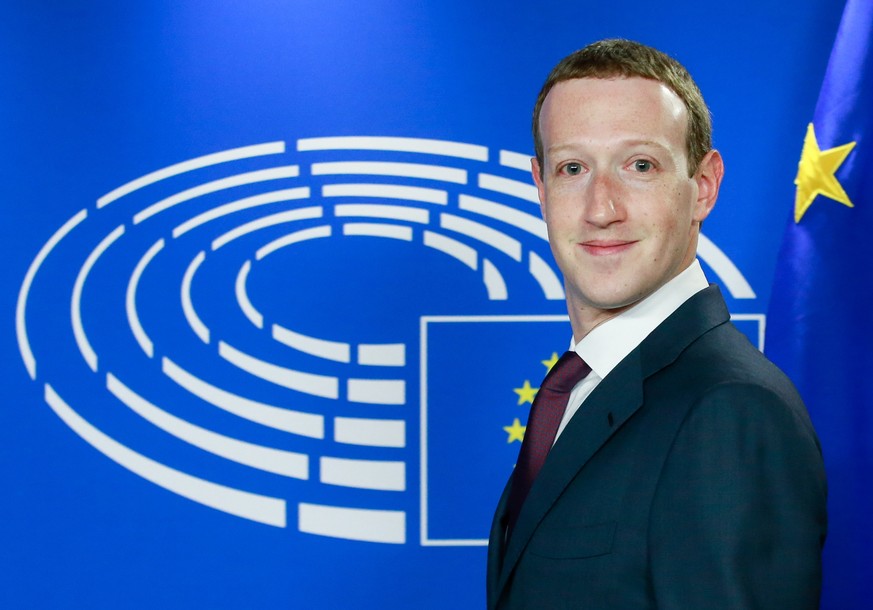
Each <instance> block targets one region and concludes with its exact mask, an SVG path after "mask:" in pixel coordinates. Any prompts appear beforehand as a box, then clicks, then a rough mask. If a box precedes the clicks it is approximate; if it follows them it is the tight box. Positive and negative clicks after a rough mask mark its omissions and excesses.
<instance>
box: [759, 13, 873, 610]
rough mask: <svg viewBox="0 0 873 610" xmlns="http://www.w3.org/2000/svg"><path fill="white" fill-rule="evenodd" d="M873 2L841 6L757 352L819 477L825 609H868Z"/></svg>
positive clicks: (872, 561) (872, 553)
mask: <svg viewBox="0 0 873 610" xmlns="http://www.w3.org/2000/svg"><path fill="white" fill-rule="evenodd" d="M871 118H873V3H871V2H869V0H848V2H847V4H846V8H845V11H844V13H843V18H842V22H841V24H840V29H839V32H838V34H837V38H836V42H835V43H834V47H833V51H832V53H831V57H830V62H829V63H828V68H827V73H826V75H825V79H824V84H823V85H822V88H821V93H820V95H819V99H818V105H817V106H816V109H815V116H814V117H813V121H812V123H810V124H809V126H808V127H807V131H806V134H805V139H804V144H803V152H802V154H801V160H800V164H799V169H798V174H797V179H796V181H795V184H796V185H797V194H796V199H795V205H794V212H793V214H792V218H791V220H790V222H789V223H788V227H787V228H786V230H785V236H784V241H783V244H782V250H781V252H780V255H779V263H778V268H777V271H776V276H775V280H774V284H773V295H772V298H771V302H770V312H769V316H768V325H767V326H768V328H767V337H766V351H767V354H768V355H769V356H770V358H772V359H773V361H774V362H776V364H778V365H779V366H780V367H782V369H783V370H784V371H785V372H786V373H787V374H788V375H789V376H790V377H791V378H792V379H793V380H794V382H795V383H796V384H797V387H798V389H799V390H800V393H801V395H802V396H803V398H804V400H805V402H806V405H807V407H808V409H809V412H810V415H811V417H812V420H813V423H814V425H815V428H816V430H817V431H818V435H819V438H820V440H821V444H822V451H823V453H824V459H825V465H826V468H827V473H828V487H829V493H828V511H829V533H828V540H827V543H826V545H825V553H824V590H823V594H822V608H826V609H834V610H836V609H845V608H862V607H863V608H869V607H871V606H870V604H871V603H873V271H871V263H873V122H871Z"/></svg>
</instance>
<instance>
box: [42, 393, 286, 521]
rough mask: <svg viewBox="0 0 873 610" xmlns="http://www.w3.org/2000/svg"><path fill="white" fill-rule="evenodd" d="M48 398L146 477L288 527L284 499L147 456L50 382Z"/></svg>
mask: <svg viewBox="0 0 873 610" xmlns="http://www.w3.org/2000/svg"><path fill="white" fill-rule="evenodd" d="M45 401H46V402H47V403H48V405H49V406H50V407H51V408H52V410H53V411H54V412H55V413H56V414H57V416H58V417H60V418H61V419H62V420H63V422H64V423H65V424H67V426H69V427H70V429H71V430H73V432H75V433H76V434H78V435H79V436H80V437H82V438H83V439H84V440H85V441H86V442H87V443H88V444H89V445H91V446H92V447H94V448H95V449H97V451H99V452H100V453H102V454H103V455H105V456H106V457H108V458H109V459H111V460H112V461H114V462H116V463H117V464H119V465H121V466H122V467H124V468H126V469H127V470H129V471H131V472H133V473H134V474H137V475H139V476H141V477H142V478H144V479H146V480H147V481H150V482H152V483H154V484H155V485H157V486H159V487H163V488H164V489H167V490H169V491H172V492H173V493H175V494H178V495H180V496H182V497H184V498H188V499H189V500H193V501H194V502H198V503H200V504H203V505H205V506H209V507H211V508H214V509H216V510H220V511H223V512H226V513H230V514H231V515H236V516H238V517H243V518H245V519H251V520H252V521H257V522H258V523H265V524H267V525H273V526H276V527H285V501H284V500H282V499H280V498H271V497H269V496H262V495H259V494H254V493H251V492H247V491H242V490H240V489H234V488H232V487H225V486H224V485H219V484H217V483H213V482H212V481H207V480H205V479H201V478H198V477H195V476H191V475H190V474H187V473H184V472H181V471H179V470H175V469H173V468H170V467H168V466H165V465H163V464H161V463H159V462H156V461H154V460H152V459H151V458H147V457H146V456H144V455H142V454H140V453H137V452H135V451H133V450H132V449H129V448H128V447H125V446H124V445H122V444H121V443H119V442H118V441H116V440H115V439H113V438H110V437H109V436H107V435H106V434H104V433H103V432H101V431H100V430H98V429H97V428H95V427H94V426H92V425H91V424H90V423H89V422H87V421H86V420H85V419H83V418H82V416H80V415H79V414H78V413H76V412H75V411H73V409H71V408H70V406H69V405H68V404H67V403H66V402H64V400H63V399H62V398H61V397H60V396H58V394H57V393H56V392H55V391H54V389H53V388H52V387H51V386H50V385H48V384H46V386H45Z"/></svg>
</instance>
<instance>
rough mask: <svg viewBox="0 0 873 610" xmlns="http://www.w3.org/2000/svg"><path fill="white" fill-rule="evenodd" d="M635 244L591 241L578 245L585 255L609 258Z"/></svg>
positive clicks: (613, 240)
mask: <svg viewBox="0 0 873 610" xmlns="http://www.w3.org/2000/svg"><path fill="white" fill-rule="evenodd" d="M635 243H637V242H636V241H628V240H623V239H591V240H588V241H584V242H582V243H580V244H579V245H580V246H581V247H582V249H583V250H585V252H586V253H588V254H590V255H592V256H609V255H611V254H620V253H622V252H625V251H627V250H629V249H630V248H631V247H632V246H633V245H634V244H635Z"/></svg>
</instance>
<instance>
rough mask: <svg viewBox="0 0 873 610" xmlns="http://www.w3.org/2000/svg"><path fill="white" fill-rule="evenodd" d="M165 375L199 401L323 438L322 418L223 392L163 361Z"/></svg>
mask: <svg viewBox="0 0 873 610" xmlns="http://www.w3.org/2000/svg"><path fill="white" fill-rule="evenodd" d="M162 370H163V372H164V374H165V375H166V376H167V377H169V378H170V379H172V380H173V381H175V382H176V383H177V384H178V385H179V386H180V387H182V388H184V389H185V390H188V391H189V392H191V394H193V395H194V396H196V397H197V398H200V399H201V400H204V401H206V402H208V403H209V404H211V405H214V406H216V407H218V408H219V409H224V410H225V411H227V412H228V413H233V414H234V415H236V416H237V417H242V418H243V419H247V420H249V421H253V422H256V423H258V424H262V425H264V426H268V427H270V428H274V429H276V430H283V431H285V432H290V433H292V434H299V435H300V436H308V437H310V438H318V439H322V438H324V417H323V416H321V415H317V414H314V413H303V412H302V411H292V410H291V409H285V408H282V407H276V406H273V405H268V404H265V403H262V402H257V401H255V400H251V399H249V398H245V397H243V396H238V395H236V394H233V393H231V392H228V391H226V390H222V389H221V388H218V387H216V386H214V385H212V384H210V383H207V382H205V381H203V380H202V379H200V378H198V377H195V376H194V375H192V374H191V373H189V372H188V371H186V370H185V369H183V368H182V367H180V366H179V365H178V364H176V363H175V362H173V361H172V360H170V359H169V358H164V359H163V362H162Z"/></svg>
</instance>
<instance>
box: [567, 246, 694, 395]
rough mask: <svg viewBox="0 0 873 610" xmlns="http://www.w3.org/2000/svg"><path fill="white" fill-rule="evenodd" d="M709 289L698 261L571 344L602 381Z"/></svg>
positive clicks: (573, 349) (572, 349)
mask: <svg viewBox="0 0 873 610" xmlns="http://www.w3.org/2000/svg"><path fill="white" fill-rule="evenodd" d="M707 286H708V283H707V281H706V276H705V275H704V273H703V269H702V268H701V267H700V262H698V261H697V259H695V260H694V262H692V263H691V265H690V266H689V267H688V268H687V269H685V271H683V272H682V273H680V274H679V275H677V276H676V277H674V278H673V279H672V280H670V281H669V282H667V283H666V284H664V285H663V286H661V287H660V288H659V289H658V290H656V291H655V292H653V293H652V294H650V295H649V296H647V297H646V298H645V299H643V300H642V301H640V302H639V303H637V304H636V305H634V306H633V307H631V308H630V309H628V310H626V311H623V312H621V313H620V314H619V315H617V316H615V317H614V318H611V319H609V320H607V321H606V322H604V323H603V324H601V325H600V326H598V327H597V328H595V329H594V330H592V331H591V332H590V333H588V334H587V335H586V336H585V337H583V338H582V340H581V341H579V342H578V343H575V341H572V342H571V344H570V349H571V351H575V352H576V353H577V354H579V356H580V357H581V358H582V359H583V360H584V361H585V362H586V363H588V366H590V367H591V370H592V371H594V372H595V373H596V374H597V375H598V376H599V377H600V378H601V379H603V378H605V377H606V376H607V375H608V374H609V373H610V372H611V371H612V369H614V368H615V367H616V366H617V365H618V363H619V362H621V361H622V360H624V358H625V357H626V356H627V355H628V354H629V353H631V352H632V351H633V350H634V349H635V348H636V347H637V346H638V345H639V344H640V343H642V342H643V339H645V338H646V337H648V336H649V334H650V333H651V332H652V331H653V330H655V329H656V328H657V327H658V326H659V325H660V324H661V322H663V321H664V320H666V319H667V318H668V317H670V314H672V313H673V312H674V311H676V310H677V309H678V308H679V306H680V305H682V303H684V302H685V301H687V300H688V299H689V298H691V297H692V296H693V295H695V294H697V293H698V292H700V291H701V290H703V289H704V288H706V287H707Z"/></svg>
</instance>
